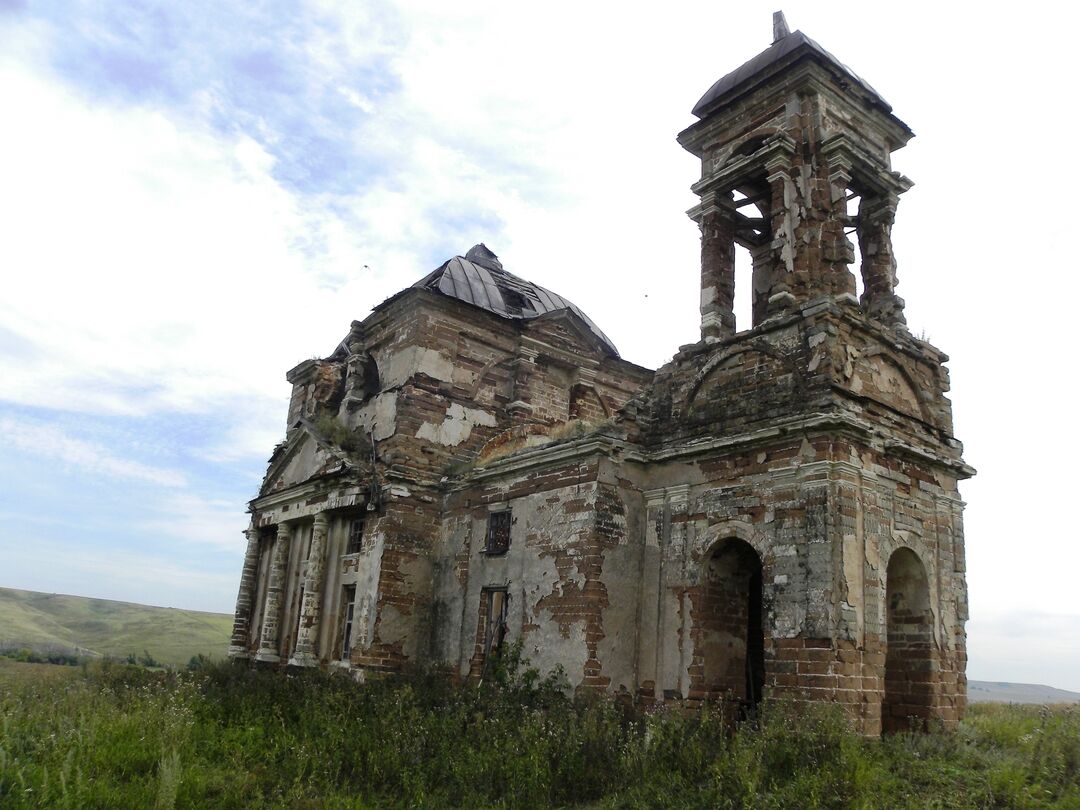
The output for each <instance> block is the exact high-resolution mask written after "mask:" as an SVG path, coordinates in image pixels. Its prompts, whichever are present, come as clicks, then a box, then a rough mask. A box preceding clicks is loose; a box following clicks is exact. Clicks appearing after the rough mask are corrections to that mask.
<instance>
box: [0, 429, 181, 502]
mask: <svg viewBox="0 0 1080 810" xmlns="http://www.w3.org/2000/svg"><path fill="white" fill-rule="evenodd" d="M0 444H6V445H7V446H8V447H9V448H10V449H13V450H15V451H17V452H19V453H24V454H26V455H28V456H31V457H34V458H39V459H50V460H55V461H59V462H61V463H62V464H64V465H66V466H70V467H74V468H79V469H80V470H83V471H85V472H88V473H96V474H101V475H106V476H109V477H110V478H117V479H121V480H128V481H140V482H143V483H147V484H155V485H157V486H162V487H183V486H184V485H185V483H186V480H185V477H184V475H183V474H182V473H180V472H179V471H177V470H171V469H167V468H163V467H154V466H151V465H149V464H143V463H142V462H139V461H135V460H133V459H130V458H124V457H122V456H119V455H116V454H115V453H113V452H112V451H111V450H109V449H108V448H107V447H105V446H103V445H101V444H98V443H97V442H90V441H86V440H85V439H80V438H77V437H74V436H70V435H68V434H67V433H65V432H64V431H63V430H61V429H60V428H59V427H56V426H55V425H49V424H46V423H40V422H32V421H27V420H18V419H13V418H10V417H0Z"/></svg>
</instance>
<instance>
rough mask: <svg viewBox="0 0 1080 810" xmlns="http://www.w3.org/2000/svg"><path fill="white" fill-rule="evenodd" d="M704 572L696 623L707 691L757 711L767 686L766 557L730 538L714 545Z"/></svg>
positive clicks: (703, 678) (704, 687)
mask: <svg viewBox="0 0 1080 810" xmlns="http://www.w3.org/2000/svg"><path fill="white" fill-rule="evenodd" d="M704 573H705V576H704V579H703V582H702V585H701V592H700V599H699V600H698V603H697V610H696V611H695V614H696V615H695V622H694V624H695V625H696V627H697V628H698V636H697V639H696V640H695V641H696V645H695V646H696V648H697V650H698V653H699V661H700V666H701V685H702V692H703V693H704V695H705V697H707V698H710V699H716V698H720V697H725V696H730V697H734V698H736V699H737V700H740V701H742V702H743V703H744V705H746V706H747V707H748V708H750V709H752V708H753V707H755V706H757V704H758V703H759V702H760V701H761V692H762V689H763V687H764V684H765V634H764V630H763V627H762V603H761V597H762V572H761V558H760V557H758V554H757V552H756V551H754V549H753V547H751V546H750V544H749V543H746V542H745V541H743V540H739V539H738V538H734V537H731V538H727V539H725V540H721V541H720V542H719V543H717V544H716V545H715V546H713V549H712V551H711V552H710V553H709V555H708V557H707V558H706V561H705V572H704Z"/></svg>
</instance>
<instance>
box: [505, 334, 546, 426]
mask: <svg viewBox="0 0 1080 810" xmlns="http://www.w3.org/2000/svg"><path fill="white" fill-rule="evenodd" d="M537 356H538V355H537V352H536V350H535V349H533V348H531V347H528V346H518V356H517V359H516V360H515V361H514V365H513V375H514V390H513V395H512V396H511V398H510V403H509V404H508V405H507V406H506V410H507V411H508V412H509V413H510V416H512V417H513V418H514V421H517V422H523V421H525V420H526V419H528V418H529V417H530V416H531V415H532V412H533V406H532V403H531V402H530V399H531V397H530V396H529V378H530V377H531V376H532V374H533V372H534V371H536V358H537Z"/></svg>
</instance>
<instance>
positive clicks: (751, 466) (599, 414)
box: [230, 15, 974, 735]
mask: <svg viewBox="0 0 1080 810" xmlns="http://www.w3.org/2000/svg"><path fill="white" fill-rule="evenodd" d="M774 35H775V41H774V42H773V44H772V45H771V46H770V47H769V48H767V49H766V50H765V51H763V52H762V53H761V54H759V55H758V56H756V57H755V58H754V59H752V60H750V62H748V63H746V64H745V65H743V66H742V67H740V68H739V69H737V70H736V71H734V72H732V73H730V74H728V75H726V76H724V77H723V78H721V79H720V80H718V81H717V82H716V83H715V84H714V85H713V86H712V87H711V88H710V89H709V91H708V92H707V93H706V94H705V96H703V97H702V99H701V100H700V101H699V102H698V104H697V105H696V106H695V107H694V110H693V113H694V115H695V116H696V117H697V119H698V120H697V121H696V122H695V123H693V124H692V125H691V126H689V127H688V128H687V129H685V130H684V131H683V132H682V133H680V134H679V143H680V144H681V145H682V146H683V147H684V148H685V149H687V150H688V151H690V152H691V153H692V154H694V155H695V156H696V157H698V158H699V159H700V161H701V177H700V179H699V180H698V181H697V182H696V183H695V184H694V185H693V190H694V192H695V193H696V194H697V195H698V197H699V198H700V202H699V204H698V205H696V206H695V207H694V208H693V209H692V210H691V211H690V212H689V214H690V216H691V218H693V219H694V220H695V221H696V222H697V223H698V225H699V226H700V230H701V298H700V313H701V339H700V341H699V342H697V343H695V344H692V345H689V346H683V347H681V348H680V349H679V351H678V352H677V353H676V354H675V355H674V357H673V358H672V360H671V361H670V362H669V363H667V364H666V365H665V366H663V367H662V368H660V369H659V370H657V371H655V372H654V371H651V370H649V369H645V368H642V367H640V366H637V365H635V364H633V363H630V362H628V361H626V360H623V359H622V358H621V357H620V356H619V353H618V352H617V350H616V349H615V346H614V345H613V344H612V342H611V341H610V340H609V339H608V338H607V337H606V336H605V335H604V333H603V332H601V331H600V329H599V328H598V327H597V326H596V325H595V324H594V323H593V322H592V321H591V320H589V318H588V317H587V316H586V315H585V314H584V313H583V312H581V310H579V309H578V308H577V307H575V306H574V305H573V304H571V303H570V302H569V301H568V300H566V299H564V298H562V297H561V296H559V295H557V294H555V293H553V292H551V291H549V290H545V289H544V288H542V287H540V286H538V285H536V284H532V283H530V282H527V281H524V280H523V279H521V278H519V277H517V276H515V275H512V274H511V273H509V272H507V271H506V270H505V269H504V268H503V266H502V264H501V263H500V261H499V260H498V258H497V257H496V255H495V254H494V253H493V252H492V251H491V250H489V249H488V248H487V247H485V246H484V245H477V246H475V247H473V248H472V249H471V250H469V251H468V252H467V253H466V254H465V255H464V256H457V257H454V258H452V259H450V260H449V261H447V262H446V263H445V264H443V265H442V266H441V267H439V268H438V269H437V270H435V271H434V272H432V273H430V274H429V275H427V276H426V277H424V278H423V279H421V280H420V281H418V282H417V283H416V284H414V285H413V286H411V287H409V288H407V289H405V290H402V291H401V292H399V293H398V294H396V295H394V296H392V297H391V298H389V299H388V300H386V301H384V302H383V303H381V304H379V305H378V306H377V307H375V309H374V311H373V312H372V314H371V315H370V316H369V317H368V318H366V319H365V320H363V321H361V322H354V323H353V324H352V326H351V328H350V330H349V333H348V335H347V336H346V338H345V339H344V340H343V341H342V342H341V344H340V345H339V346H338V347H337V348H336V349H335V350H334V352H333V353H331V354H330V355H329V356H328V357H326V358H325V359H320V360H309V361H305V362H304V363H301V364H300V365H299V366H297V367H296V368H294V369H292V370H291V371H290V372H289V373H288V375H287V379H288V381H289V382H290V383H291V384H292V386H293V393H292V399H291V401H290V406H289V413H288V424H287V432H286V436H285V440H284V441H283V442H282V443H281V444H280V445H278V446H277V447H276V448H275V449H274V452H273V455H272V457H271V459H270V464H269V469H268V470H267V473H266V477H265V479H264V481H263V484H262V487H261V488H260V490H259V494H258V497H256V498H255V499H254V500H253V501H252V502H251V505H250V512H251V528H250V529H249V530H248V531H247V535H246V539H247V551H246V554H245V559H244V567H243V573H242V577H241V582H240V590H239V595H238V598H237V606H236V621H235V627H234V632H233V637H232V646H231V647H230V655H232V656H233V657H234V658H237V659H250V660H251V661H253V662H261V663H263V664H267V665H273V664H276V665H280V666H288V665H291V666H316V665H329V666H338V667H343V668H348V669H351V670H353V671H355V672H357V673H374V672H394V671H398V670H400V669H401V668H402V667H403V666H405V665H406V664H407V663H410V662H423V663H426V664H432V665H437V666H442V667H444V668H445V669H446V670H448V671H449V672H451V673H453V674H455V675H456V676H458V677H461V678H469V677H472V678H479V677H483V676H484V674H485V672H486V671H487V667H488V666H489V664H490V663H491V661H492V660H493V658H494V656H496V655H498V654H499V651H500V649H501V648H502V646H503V645H505V644H507V643H513V642H520V644H521V645H522V648H523V653H524V655H525V656H527V657H528V658H529V660H530V661H531V662H532V664H533V665H535V666H537V667H538V668H540V669H541V670H542V671H550V670H552V669H554V668H555V667H557V666H561V667H562V668H563V669H564V670H565V672H566V674H567V677H568V679H569V681H570V684H571V686H573V687H575V688H593V689H599V690H606V691H608V692H611V693H617V694H624V695H627V696H630V697H632V698H634V699H636V700H640V701H642V702H645V703H663V702H669V701H675V702H679V703H682V704H685V703H691V704H692V703H694V702H696V701H702V700H709V699H718V698H728V699H732V700H734V701H738V702H741V703H742V704H745V705H748V706H751V705H753V704H755V703H756V702H757V701H759V700H760V699H761V697H762V695H763V694H770V693H771V694H774V695H787V696H790V697H792V698H794V699H796V700H802V701H828V702H832V703H837V704H840V705H841V706H843V707H844V708H845V710H846V711H847V712H848V713H849V714H850V716H851V718H852V719H853V721H854V722H855V723H856V724H857V726H858V727H859V728H860V729H861V730H862V731H863V733H865V734H869V735H876V734H879V733H881V732H882V731H883V730H884V731H889V730H894V729H898V728H908V727H910V724H911V723H912V722H913V720H912V718H914V722H917V723H929V722H931V721H935V722H940V723H943V724H944V725H945V726H946V727H951V726H954V725H955V724H956V723H957V721H958V719H959V718H960V716H961V714H962V712H963V711H964V707H965V704H966V678H965V674H964V673H965V664H966V646H965V630H964V624H965V621H966V619H967V587H966V582H965V567H964V533H963V523H962V515H961V513H962V507H963V503H962V501H961V499H960V496H959V493H958V490H957V483H958V481H959V480H961V479H964V478H967V477H970V476H971V475H973V474H974V470H973V469H972V468H971V467H969V466H968V465H967V464H966V463H965V462H964V461H963V459H962V456H961V451H962V446H961V444H960V442H958V441H957V440H956V439H955V438H954V437H953V433H952V430H953V427H952V413H951V406H950V402H949V400H948V399H947V398H946V392H947V391H948V389H949V378H948V372H947V371H946V369H945V366H944V363H945V361H946V360H947V358H946V356H945V355H944V354H942V353H941V352H940V351H938V350H937V349H936V348H934V347H933V346H931V345H930V344H929V343H927V342H926V341H924V340H920V339H917V338H915V337H913V336H912V335H911V334H910V333H909V332H908V330H907V328H906V326H905V320H904V302H903V300H902V299H901V298H900V297H899V296H897V295H896V292H895V288H896V284H897V277H896V261H895V259H894V256H893V251H892V244H891V229H892V226H893V222H894V217H895V214H896V209H897V202H898V199H899V195H900V194H902V193H903V192H904V191H906V190H907V189H908V188H909V187H910V186H911V181H909V180H908V179H907V178H905V177H903V176H902V175H900V174H898V173H896V172H894V171H892V169H891V165H890V154H891V153H892V152H893V151H894V150H896V149H898V148H900V147H902V146H903V145H904V144H905V143H906V142H907V141H908V139H909V138H910V137H911V136H912V132H911V130H910V129H909V128H908V127H907V125H905V124H904V123H903V122H902V121H901V120H900V119H899V118H897V117H896V116H895V115H893V113H892V109H891V107H889V105H888V104H887V103H886V102H885V101H884V99H883V98H882V97H881V96H880V95H879V94H878V93H877V92H876V91H875V90H874V89H873V88H871V87H870V85H868V84H867V83H866V82H865V81H863V80H862V79H860V78H859V77H858V76H856V75H855V74H854V73H852V72H851V71H850V70H849V69H848V68H846V67H844V66H843V65H842V64H841V63H840V62H839V61H838V60H837V59H836V58H835V57H833V56H832V55H830V54H829V53H828V52H827V51H825V50H824V49H823V48H822V47H821V46H820V45H818V44H817V43H816V42H814V41H813V40H811V39H809V38H808V37H806V36H805V35H803V34H802V33H801V32H799V31H795V32H789V31H788V29H787V25H786V22H785V21H784V20H783V17H782V15H781V16H780V17H778V18H776V19H775V20H774ZM856 204H857V206H858V207H857V212H856V211H854V210H853V209H854V206H855V205H856ZM849 234H851V235H853V236H854V237H855V239H856V240H857V242H858V245H859V252H860V256H861V264H860V265H859V266H858V267H855V268H854V270H855V272H858V273H859V274H860V276H861V279H862V294H861V296H859V297H856V290H857V287H856V280H855V276H854V274H853V263H854V250H853V245H852V242H851V241H850V240H849V238H848V237H849ZM737 246H738V247H742V248H745V249H747V250H748V251H749V253H750V255H751V258H752V263H753V278H752V288H753V289H752V298H753V307H752V308H753V316H752V322H751V323H750V324H747V325H745V328H742V329H741V330H740V329H738V328H737V325H736V322H735V314H734V306H733V304H734V290H735V276H734V257H735V252H736V247H737ZM740 326H743V325H740Z"/></svg>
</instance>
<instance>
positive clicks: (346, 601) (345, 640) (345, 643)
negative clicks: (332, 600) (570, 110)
mask: <svg viewBox="0 0 1080 810" xmlns="http://www.w3.org/2000/svg"><path fill="white" fill-rule="evenodd" d="M341 602H342V605H343V615H342V622H341V625H342V628H341V660H342V661H348V660H349V653H350V652H352V640H353V639H352V631H353V610H354V609H355V607H356V586H355V585H346V586H345V587H344V588H343V589H342V599H341Z"/></svg>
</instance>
